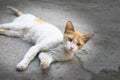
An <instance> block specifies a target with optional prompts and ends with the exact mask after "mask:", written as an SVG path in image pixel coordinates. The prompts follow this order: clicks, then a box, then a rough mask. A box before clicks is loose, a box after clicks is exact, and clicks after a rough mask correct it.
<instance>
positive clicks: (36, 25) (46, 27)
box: [0, 7, 63, 70]
mask: <svg viewBox="0 0 120 80" xmlns="http://www.w3.org/2000/svg"><path fill="white" fill-rule="evenodd" d="M8 8H9V9H10V10H12V11H14V12H15V13H16V14H17V15H18V16H19V17H17V18H16V19H15V20H14V21H13V22H11V23H5V24H0V34H3V35H7V36H13V37H20V38H22V39H23V40H25V41H27V42H32V43H34V46H32V47H31V48H30V49H29V50H28V52H27V53H26V54H25V56H24V58H23V59H22V61H21V62H20V63H19V64H18V65H17V69H18V70H25V69H26V68H27V67H28V65H29V63H30V62H31V60H33V59H34V57H35V56H36V55H37V53H38V52H42V51H47V50H49V49H50V48H53V47H55V46H57V45H58V44H59V43H61V42H62V40H63V34H62V32H61V31H60V30H59V29H58V28H57V27H55V26H54V25H51V24H49V23H47V22H44V21H42V20H41V19H39V18H37V17H35V16H34V15H31V14H23V13H21V12H20V11H18V10H17V9H15V8H13V7H8Z"/></svg>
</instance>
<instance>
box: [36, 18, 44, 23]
mask: <svg viewBox="0 0 120 80" xmlns="http://www.w3.org/2000/svg"><path fill="white" fill-rule="evenodd" d="M34 21H35V22H36V23H37V24H42V23H45V22H44V21H43V20H41V19H39V18H35V20H34Z"/></svg>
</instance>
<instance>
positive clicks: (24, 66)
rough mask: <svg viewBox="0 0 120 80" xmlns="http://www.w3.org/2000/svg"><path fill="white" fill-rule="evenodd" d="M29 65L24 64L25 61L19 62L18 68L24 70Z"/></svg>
mask: <svg viewBox="0 0 120 80" xmlns="http://www.w3.org/2000/svg"><path fill="white" fill-rule="evenodd" d="M27 67H28V65H26V64H23V63H19V64H18V65H17V66H16V69H17V70H18V71H23V70H25V69H27Z"/></svg>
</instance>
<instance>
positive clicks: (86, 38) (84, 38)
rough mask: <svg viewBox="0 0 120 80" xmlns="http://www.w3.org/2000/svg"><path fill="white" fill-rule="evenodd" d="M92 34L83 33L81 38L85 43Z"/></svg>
mask: <svg viewBox="0 0 120 80" xmlns="http://www.w3.org/2000/svg"><path fill="white" fill-rule="evenodd" d="M93 36H94V34H86V35H83V37H82V39H83V41H84V42H85V43H86V42H88V41H89V40H90V39H91V38H92V37H93Z"/></svg>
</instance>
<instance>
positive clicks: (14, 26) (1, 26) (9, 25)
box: [0, 22, 27, 30]
mask: <svg viewBox="0 0 120 80" xmlns="http://www.w3.org/2000/svg"><path fill="white" fill-rule="evenodd" d="M26 26H27V24H23V23H19V22H12V23H4V24H0V29H10V30H21V29H24V28H25V27H26Z"/></svg>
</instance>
